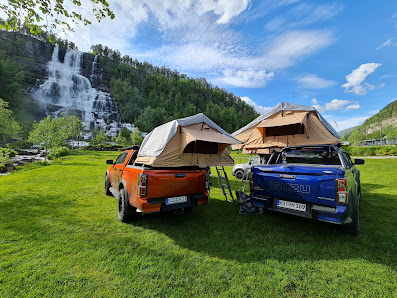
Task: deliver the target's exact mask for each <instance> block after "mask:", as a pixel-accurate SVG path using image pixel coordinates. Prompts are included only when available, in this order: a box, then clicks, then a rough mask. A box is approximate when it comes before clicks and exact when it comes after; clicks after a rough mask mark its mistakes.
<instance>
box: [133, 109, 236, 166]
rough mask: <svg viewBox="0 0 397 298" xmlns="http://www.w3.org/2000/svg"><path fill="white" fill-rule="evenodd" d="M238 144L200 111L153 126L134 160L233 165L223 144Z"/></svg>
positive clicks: (171, 163)
mask: <svg viewBox="0 0 397 298" xmlns="http://www.w3.org/2000/svg"><path fill="white" fill-rule="evenodd" d="M232 144H234V145H236V144H241V142H240V141H238V140H236V139H235V138H233V137H232V136H231V135H229V134H228V133H227V132H226V131H224V130H223V129H222V128H220V127H219V126H218V125H217V124H215V123H214V122H213V121H212V120H211V119H209V118H208V117H207V116H205V115H204V114H202V113H200V114H197V115H194V116H190V117H187V118H183V119H178V120H173V121H171V122H168V123H165V124H163V125H161V126H159V127H156V128H155V129H154V130H152V132H150V133H149V134H148V135H147V136H146V137H145V139H144V140H143V143H142V146H141V148H140V149H139V152H138V157H137V160H136V163H141V164H146V165H149V166H153V167H182V166H199V167H201V168H205V167H211V166H232V165H234V161H233V159H232V158H231V156H230V154H229V152H228V151H227V149H226V147H227V146H229V145H232Z"/></svg>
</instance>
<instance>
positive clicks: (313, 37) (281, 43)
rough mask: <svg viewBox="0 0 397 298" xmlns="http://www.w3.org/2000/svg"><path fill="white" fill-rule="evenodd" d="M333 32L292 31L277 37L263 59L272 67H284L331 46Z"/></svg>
mask: <svg viewBox="0 0 397 298" xmlns="http://www.w3.org/2000/svg"><path fill="white" fill-rule="evenodd" d="M332 41H333V34H332V32H330V31H328V30H312V31H303V30H299V31H290V32H286V33H284V34H282V35H280V36H279V37H277V38H276V39H275V40H274V41H273V42H272V43H271V45H270V47H269V49H268V51H267V53H266V54H265V55H264V57H263V58H262V59H261V60H262V61H263V64H264V65H265V66H267V67H268V68H270V69H283V68H287V67H290V66H292V65H294V64H295V63H297V62H298V61H299V60H300V59H302V58H304V57H306V56H309V55H311V54H313V53H316V52H318V51H320V50H321V49H323V48H325V47H327V46H329V45H330V44H331V42H332Z"/></svg>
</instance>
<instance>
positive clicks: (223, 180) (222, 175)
mask: <svg viewBox="0 0 397 298" xmlns="http://www.w3.org/2000/svg"><path fill="white" fill-rule="evenodd" d="M215 168H216V172H217V173H218V181H219V185H220V186H221V188H222V192H223V195H224V196H225V199H226V202H230V203H234V197H233V192H232V189H231V187H230V183H229V179H228V178H227V174H226V171H225V168H224V167H223V166H216V167H215ZM226 188H227V189H226ZM228 195H229V196H230V198H231V199H228V197H227V196H228Z"/></svg>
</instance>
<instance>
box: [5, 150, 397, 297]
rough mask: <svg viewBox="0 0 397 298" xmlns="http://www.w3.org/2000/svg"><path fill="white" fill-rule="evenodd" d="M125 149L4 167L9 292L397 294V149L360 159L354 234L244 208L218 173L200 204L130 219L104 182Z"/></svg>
mask: <svg viewBox="0 0 397 298" xmlns="http://www.w3.org/2000/svg"><path fill="white" fill-rule="evenodd" d="M116 155H117V153H116V152H89V153H88V152H83V153H81V154H79V155H75V156H68V157H66V158H64V159H63V160H62V161H61V162H59V163H54V164H52V165H50V166H45V167H40V168H36V169H32V170H27V171H21V172H16V173H14V174H11V175H9V176H5V177H0V297H15V296H88V297H90V296H117V297H119V296H121V297H123V296H137V297H145V296H150V297H152V296H161V297H169V296H176V297H185V296H201V297H208V296H222V297H245V296H251V297H252V296H253V297H262V296H287V297H288V296H311V297H318V296H323V297H330V296H331V297H335V296H339V297H351V296H371V297H373V296H383V297H392V296H394V297H396V296H397V272H396V269H397V179H396V173H397V160H366V164H365V165H363V166H360V170H361V176H362V192H363V194H362V196H363V197H362V202H361V206H360V216H361V234H360V235H359V236H358V237H352V236H349V235H347V234H345V233H343V231H342V230H341V229H340V228H339V227H337V226H335V225H331V224H327V223H321V222H316V221H310V220H306V219H302V218H297V217H293V216H288V215H284V214H278V213H273V214H264V215H239V214H238V205H237V203H234V204H232V203H226V202H225V201H224V198H223V197H222V195H221V190H220V189H219V188H217V184H216V183H215V184H214V187H213V188H212V190H211V203H210V204H209V205H206V206H200V207H197V208H194V209H193V211H192V212H191V213H188V214H183V215H179V216H177V215H173V214H152V215H147V216H143V217H142V218H140V219H139V220H137V221H136V222H133V223H130V224H122V223H120V222H119V221H118V220H117V214H116V200H115V199H114V198H111V197H107V196H105V195H104V193H103V184H104V178H105V176H104V174H105V171H106V168H107V165H106V164H105V160H106V159H107V158H113V159H114V158H115V157H116ZM237 162H240V161H237ZM228 171H229V173H230V171H231V169H230V168H229V169H228ZM213 172H214V171H213ZM230 176H231V175H230ZM213 179H216V178H213ZM232 184H233V187H234V188H235V189H237V187H238V186H239V183H238V182H237V181H234V180H233V181H232Z"/></svg>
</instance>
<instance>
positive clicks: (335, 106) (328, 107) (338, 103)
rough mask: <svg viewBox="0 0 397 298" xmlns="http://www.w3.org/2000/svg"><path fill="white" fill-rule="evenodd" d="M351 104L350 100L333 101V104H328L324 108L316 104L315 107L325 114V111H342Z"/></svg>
mask: <svg viewBox="0 0 397 298" xmlns="http://www.w3.org/2000/svg"><path fill="white" fill-rule="evenodd" d="M316 101H317V100H316ZM349 103H351V101H349V100H341V99H333V100H331V102H327V103H326V104H325V105H324V106H321V105H319V104H314V105H313V107H314V108H315V109H316V110H317V111H319V112H320V113H323V112H325V111H332V110H341V109H343V108H344V107H345V106H346V105H348V104H349Z"/></svg>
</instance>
